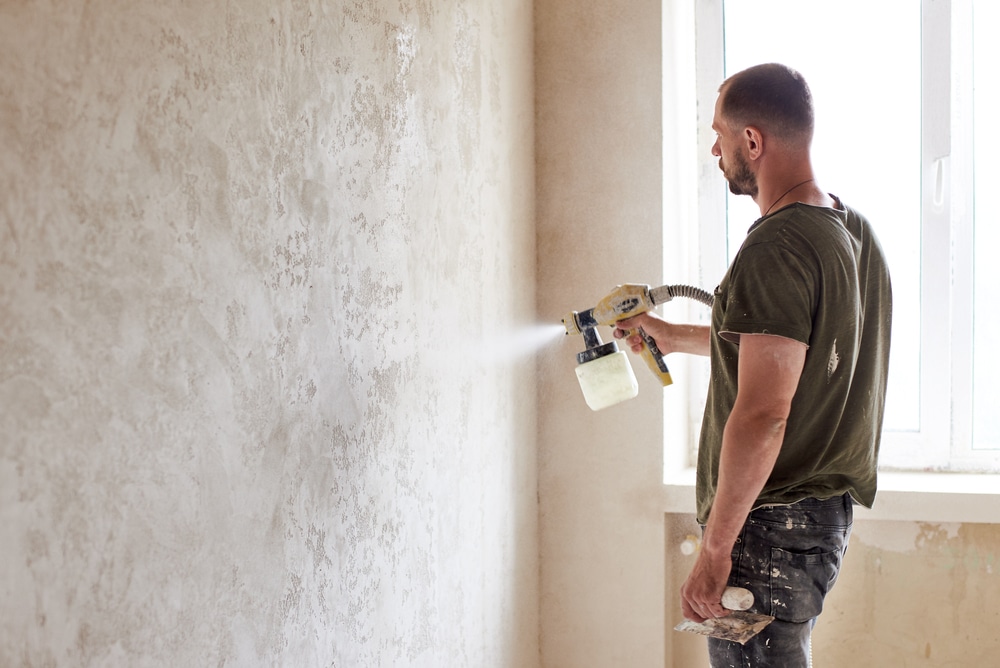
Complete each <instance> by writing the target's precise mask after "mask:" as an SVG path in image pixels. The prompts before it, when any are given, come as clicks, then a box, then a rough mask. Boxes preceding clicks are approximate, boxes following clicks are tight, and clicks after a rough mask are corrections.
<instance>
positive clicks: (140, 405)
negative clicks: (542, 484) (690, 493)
mask: <svg viewBox="0 0 1000 668" xmlns="http://www.w3.org/2000/svg"><path fill="white" fill-rule="evenodd" d="M532 20H533V19H532V8H531V3H530V2H529V1H528V0H511V1H505V2H503V3H498V2H490V1H488V0H470V1H464V2H463V1H460V0H434V1H433V2H430V1H427V0H364V1H360V0H359V1H340V2H320V1H312V2H310V1H306V0H304V1H301V2H292V1H282V2H264V1H262V0H258V1H252V0H251V1H248V2H220V1H218V0H199V1H197V2H187V1H179V0H171V1H167V2H162V1H160V0H157V1H152V0H136V1H131V0H130V1H124V0H92V1H89V2H83V1H82V0H77V1H71V2H52V1H45V0H35V1H28V2H16V3H3V4H2V5H0V146H2V147H3V148H2V151H0V564H2V567H0V568H2V570H0V573H2V580H0V665H4V666H21V665H24V666H53V665H59V666H63V665H65V666H70V665H72V666H80V665H129V666H142V665H149V666H160V665H164V666H165V665H171V666H195V665H200V666H204V665H230V666H257V665H290V666H291V665H294V666H344V667H353V666H380V665H381V666H390V665H392V666H397V665H399V666H402V665H413V666H434V667H440V666H519V667H521V666H533V665H537V662H538V658H537V657H538V642H537V633H538V632H537V629H538V614H537V601H538V592H537V586H538V585H537V578H538V575H537V573H538V558H537V554H538V542H537V506H536V487H537V485H536V473H535V471H536V447H535V442H536V422H535V395H534V391H533V387H534V382H533V380H534V369H533V362H532V359H531V357H530V355H526V354H522V353H523V352H524V350H523V349H517V348H516V347H513V346H510V345H509V344H508V342H509V341H510V340H511V339H512V337H515V336H516V335H518V334H519V333H520V332H521V331H522V330H524V329H525V328H526V327H529V326H530V325H532V324H533V322H534V313H535V304H534V280H535V278H534V274H535V238H534V226H533V217H534V198H533V192H534V163H533V122H534V121H533V115H532V96H533V83H532V77H533V74H532V66H531V62H532V61H531V58H532Z"/></svg>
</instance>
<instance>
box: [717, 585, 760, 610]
mask: <svg viewBox="0 0 1000 668" xmlns="http://www.w3.org/2000/svg"><path fill="white" fill-rule="evenodd" d="M722 607H723V608H725V609H726V610H749V609H750V608H751V607H753V593H752V592H751V591H750V590H749V589H744V588H743V587H726V589H725V591H723V592H722Z"/></svg>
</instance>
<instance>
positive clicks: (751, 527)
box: [708, 494, 854, 668]
mask: <svg viewBox="0 0 1000 668" xmlns="http://www.w3.org/2000/svg"><path fill="white" fill-rule="evenodd" d="M853 518H854V511H853V506H852V502H851V497H850V495H848V494H845V495H844V496H842V497H841V496H838V497H834V498H832V499H826V500H823V501H820V500H817V499H804V500H802V501H799V502H798V503H794V504H791V505H786V506H765V507H763V508H758V509H757V510H754V511H753V512H751V513H750V516H749V517H748V518H747V522H746V524H745V525H744V527H743V532H742V533H741V534H740V537H739V538H738V539H737V540H736V545H734V546H733V570H732V573H731V574H730V576H729V584H730V585H731V586H735V587H745V588H746V589H749V590H750V591H751V592H753V595H754V607H753V608H751V609H750V611H751V612H757V613H763V614H766V615H774V617H775V619H774V621H773V622H771V624H770V625H768V626H767V628H765V629H764V630H763V631H761V633H760V634H758V635H757V636H755V637H754V638H752V639H750V640H748V641H747V643H746V644H745V645H740V644H739V643H735V642H729V641H727V640H717V639H715V638H709V639H708V654H709V658H710V659H711V662H712V668H765V667H767V668H771V667H773V668H808V667H809V666H811V663H812V660H811V656H810V636H811V634H812V628H813V625H815V623H816V617H817V616H818V615H819V613H820V612H821V611H822V610H823V599H824V597H825V596H826V594H827V592H829V591H830V588H831V587H833V583H834V582H836V580H837V573H838V572H839V571H840V564H841V561H842V560H843V556H844V552H846V551H847V542H848V540H849V539H850V536H851V527H852V523H853Z"/></svg>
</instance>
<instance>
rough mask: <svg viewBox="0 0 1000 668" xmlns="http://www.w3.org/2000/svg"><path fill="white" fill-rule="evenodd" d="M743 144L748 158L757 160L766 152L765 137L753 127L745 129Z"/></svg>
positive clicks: (749, 126)
mask: <svg viewBox="0 0 1000 668" xmlns="http://www.w3.org/2000/svg"><path fill="white" fill-rule="evenodd" d="M743 144H744V145H745V146H746V149H747V158H749V159H750V160H756V159H757V158H759V157H760V155H761V153H763V152H764V136H763V135H762V134H761V133H760V130H758V129H757V128H755V127H754V126H752V125H748V126H747V127H745V128H744V129H743Z"/></svg>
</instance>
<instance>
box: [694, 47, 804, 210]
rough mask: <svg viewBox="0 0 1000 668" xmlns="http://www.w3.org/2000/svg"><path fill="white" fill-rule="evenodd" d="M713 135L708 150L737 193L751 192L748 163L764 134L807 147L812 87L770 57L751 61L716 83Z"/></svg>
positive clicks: (794, 146)
mask: <svg viewBox="0 0 1000 668" xmlns="http://www.w3.org/2000/svg"><path fill="white" fill-rule="evenodd" d="M712 128H713V129H714V130H715V132H716V134H717V135H718V138H717V139H716V142H715V146H713V147H712V154H713V155H716V156H718V157H719V166H720V167H721V168H722V171H723V173H724V174H725V176H726V180H727V181H729V189H730V190H731V191H732V192H733V193H734V194H737V195H750V196H751V197H754V198H756V195H757V177H756V173H755V171H754V170H753V169H752V168H751V162H752V161H754V160H756V158H757V157H758V152H759V151H760V150H761V149H762V146H763V143H764V140H765V139H766V141H768V142H774V143H775V144H777V145H780V146H781V147H782V148H784V149H790V150H803V151H806V152H808V149H809V144H810V143H811V142H812V134H813V105H812V93H811V92H810V91H809V86H808V84H806V81H805V79H804V78H803V77H802V75H801V74H799V73H798V72H796V71H795V70H793V69H791V68H790V67H786V66H785V65H779V64H776V63H769V64H766V65H756V66H754V67H750V68H748V69H745V70H743V71H742V72H738V73H736V74H734V75H733V76H731V77H729V78H728V79H726V80H725V81H724V82H723V83H722V86H720V87H719V99H718V101H717V102H716V105H715V119H714V121H713V123H712Z"/></svg>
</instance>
